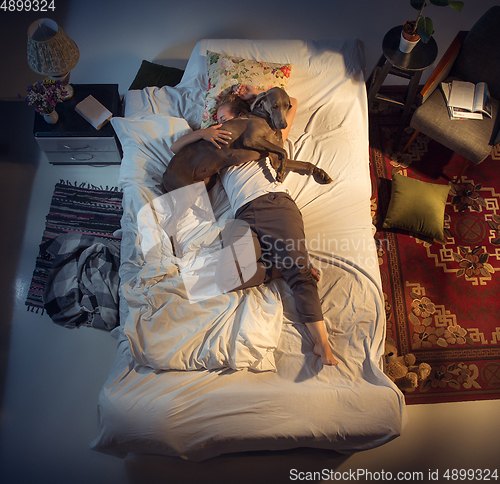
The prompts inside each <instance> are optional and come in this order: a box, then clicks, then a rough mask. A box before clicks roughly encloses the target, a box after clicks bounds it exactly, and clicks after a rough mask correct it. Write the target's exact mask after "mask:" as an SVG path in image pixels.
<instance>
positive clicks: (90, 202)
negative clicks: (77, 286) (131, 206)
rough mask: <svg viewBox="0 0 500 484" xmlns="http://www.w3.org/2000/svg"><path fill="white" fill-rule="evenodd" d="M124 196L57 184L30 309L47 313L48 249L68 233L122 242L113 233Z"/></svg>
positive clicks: (30, 293)
mask: <svg viewBox="0 0 500 484" xmlns="http://www.w3.org/2000/svg"><path fill="white" fill-rule="evenodd" d="M122 197H123V193H122V192H121V191H119V190H118V188H109V187H105V188H104V189H103V187H97V186H94V185H89V184H87V183H81V184H78V183H75V184H71V183H69V182H63V181H61V182H60V183H58V184H56V186H55V188H54V192H53V195H52V201H51V204H50V210H49V213H48V215H47V217H46V221H45V230H44V232H43V236H42V242H41V244H40V251H39V253H38V256H37V259H36V263H35V270H34V271H33V276H32V280H31V284H30V287H29V290H28V296H27V298H26V302H25V304H26V306H27V307H28V310H31V311H34V312H37V313H38V312H41V313H42V314H43V312H44V305H43V301H42V296H43V293H44V290H45V285H46V282H47V278H48V275H49V272H50V268H51V266H52V256H51V255H50V254H49V253H48V252H46V250H45V248H46V247H47V246H48V245H49V244H50V242H52V240H54V239H55V238H56V237H57V236H58V235H61V234H65V233H68V232H74V233H78V234H87V235H92V236H97V237H105V238H107V239H110V240H119V239H120V237H119V236H118V235H114V232H115V231H116V230H118V229H119V228H120V220H121V216H122V211H123V210H122Z"/></svg>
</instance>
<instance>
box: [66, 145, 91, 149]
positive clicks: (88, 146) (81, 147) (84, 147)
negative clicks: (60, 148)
mask: <svg viewBox="0 0 500 484" xmlns="http://www.w3.org/2000/svg"><path fill="white" fill-rule="evenodd" d="M64 147H65V148H66V149H67V150H86V149H88V148H90V145H85V146H79V147H73V146H70V145H64Z"/></svg>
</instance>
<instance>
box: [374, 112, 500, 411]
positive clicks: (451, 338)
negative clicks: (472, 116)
mask: <svg viewBox="0 0 500 484" xmlns="http://www.w3.org/2000/svg"><path fill="white" fill-rule="evenodd" d="M399 120H400V113H399V111H398V110H397V109H395V108H393V107H388V106H387V105H385V106H384V105H383V104H379V105H377V104H375V105H374V106H373V107H372V108H371V110H370V165H371V178H372V185H373V192H372V193H373V195H372V215H373V217H374V224H375V226H376V227H377V233H376V236H375V237H376V240H377V247H378V255H379V264H380V272H381V276H382V284H383V292H384V297H385V304H386V316H387V338H388V339H390V340H392V341H393V342H395V343H396V346H397V347H398V351H399V354H405V353H413V354H414V355H415V356H416V358H417V362H427V363H429V364H430V365H431V367H432V371H431V374H430V376H429V377H428V378H427V379H426V380H424V381H422V382H420V383H419V386H418V388H417V389H416V390H414V391H413V392H407V393H406V395H405V396H406V402H407V403H409V404H413V403H438V402H451V401H467V400H482V399H497V398H500V297H499V296H500V149H499V148H498V147H497V148H496V149H493V150H492V152H491V154H490V156H489V157H488V158H487V159H486V160H485V161H483V162H482V163H481V164H479V165H472V164H471V166H470V167H469V168H468V170H467V171H466V172H465V174H464V176H462V178H461V179H460V180H458V181H457V184H456V185H455V186H453V185H452V188H451V191H450V195H449V196H448V200H447V204H446V210H445V218H444V229H445V241H444V243H443V242H441V243H440V242H438V241H435V240H429V239H426V238H424V237H421V236H418V235H416V234H412V233H405V232H403V231H399V230H383V229H382V223H383V220H384V217H385V213H386V211H387V207H388V203H389V200H390V195H391V188H390V179H391V174H392V173H393V172H397V173H400V174H402V175H405V176H408V177H412V178H417V179H420V180H423V181H428V182H432V183H443V184H447V183H448V182H449V181H451V180H454V178H455V176H456V175H457V174H458V173H459V172H460V167H461V166H462V163H464V162H465V160H464V159H463V158H462V157H460V156H459V155H457V154H454V153H452V152H451V151H450V150H448V149H446V148H444V147H442V146H441V145H439V144H437V143H436V142H434V141H432V140H430V139H429V138H427V137H426V136H424V135H422V134H420V135H419V136H418V137H417V139H416V140H415V142H414V143H413V144H412V145H411V146H410V149H409V151H408V153H407V155H406V156H404V157H402V158H401V157H400V156H394V155H393V154H392V153H391V151H392V138H393V137H394V135H395V132H396V130H397V126H398V122H399ZM459 122H460V121H457V123H459ZM410 134H411V130H407V132H405V133H404V135H403V139H402V143H401V146H404V144H405V143H406V141H407V140H408V139H409V136H410Z"/></svg>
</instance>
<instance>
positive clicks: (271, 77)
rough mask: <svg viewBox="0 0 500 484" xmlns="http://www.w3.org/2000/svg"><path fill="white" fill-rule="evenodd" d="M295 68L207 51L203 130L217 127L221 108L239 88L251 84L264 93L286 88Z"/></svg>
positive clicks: (289, 65) (290, 65)
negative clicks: (227, 98)
mask: <svg viewBox="0 0 500 484" xmlns="http://www.w3.org/2000/svg"><path fill="white" fill-rule="evenodd" d="M292 66H293V64H273V63H270V62H258V61H254V60H249V59H239V58H235V57H229V56H226V55H222V54H218V53H217V52H210V51H207V68H208V89H207V92H206V94H205V107H204V110H203V117H202V120H201V127H202V128H208V127H209V126H212V125H213V124H216V123H217V105H218V103H219V100H220V99H221V97H222V96H224V95H225V94H228V93H229V92H231V91H232V90H233V88H234V86H237V85H238V84H251V85H252V86H255V87H258V88H260V89H265V90H268V89H271V88H272V87H281V88H283V89H284V88H285V87H286V85H287V82H288V78H289V77H290V72H291V70H292Z"/></svg>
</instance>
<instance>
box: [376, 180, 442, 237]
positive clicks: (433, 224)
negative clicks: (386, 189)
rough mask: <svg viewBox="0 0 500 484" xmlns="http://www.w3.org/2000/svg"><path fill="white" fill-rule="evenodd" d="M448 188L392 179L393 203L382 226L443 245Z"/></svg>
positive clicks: (417, 181)
mask: <svg viewBox="0 0 500 484" xmlns="http://www.w3.org/2000/svg"><path fill="white" fill-rule="evenodd" d="M449 191H450V186H449V185H438V184H435V183H428V182H424V181H421V180H415V179H414V178H408V177H406V176H403V175H399V174H398V173H394V174H393V175H392V189H391V201H390V202H389V209H388V210H387V216H386V217H385V220H384V223H383V225H382V227H383V228H385V229H391V228H399V229H403V230H409V231H410V232H415V233H417V234H422V235H426V236H428V237H432V238H433V239H437V240H440V241H444V233H443V224H444V209H445V207H446V199H447V198H448V193H449Z"/></svg>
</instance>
